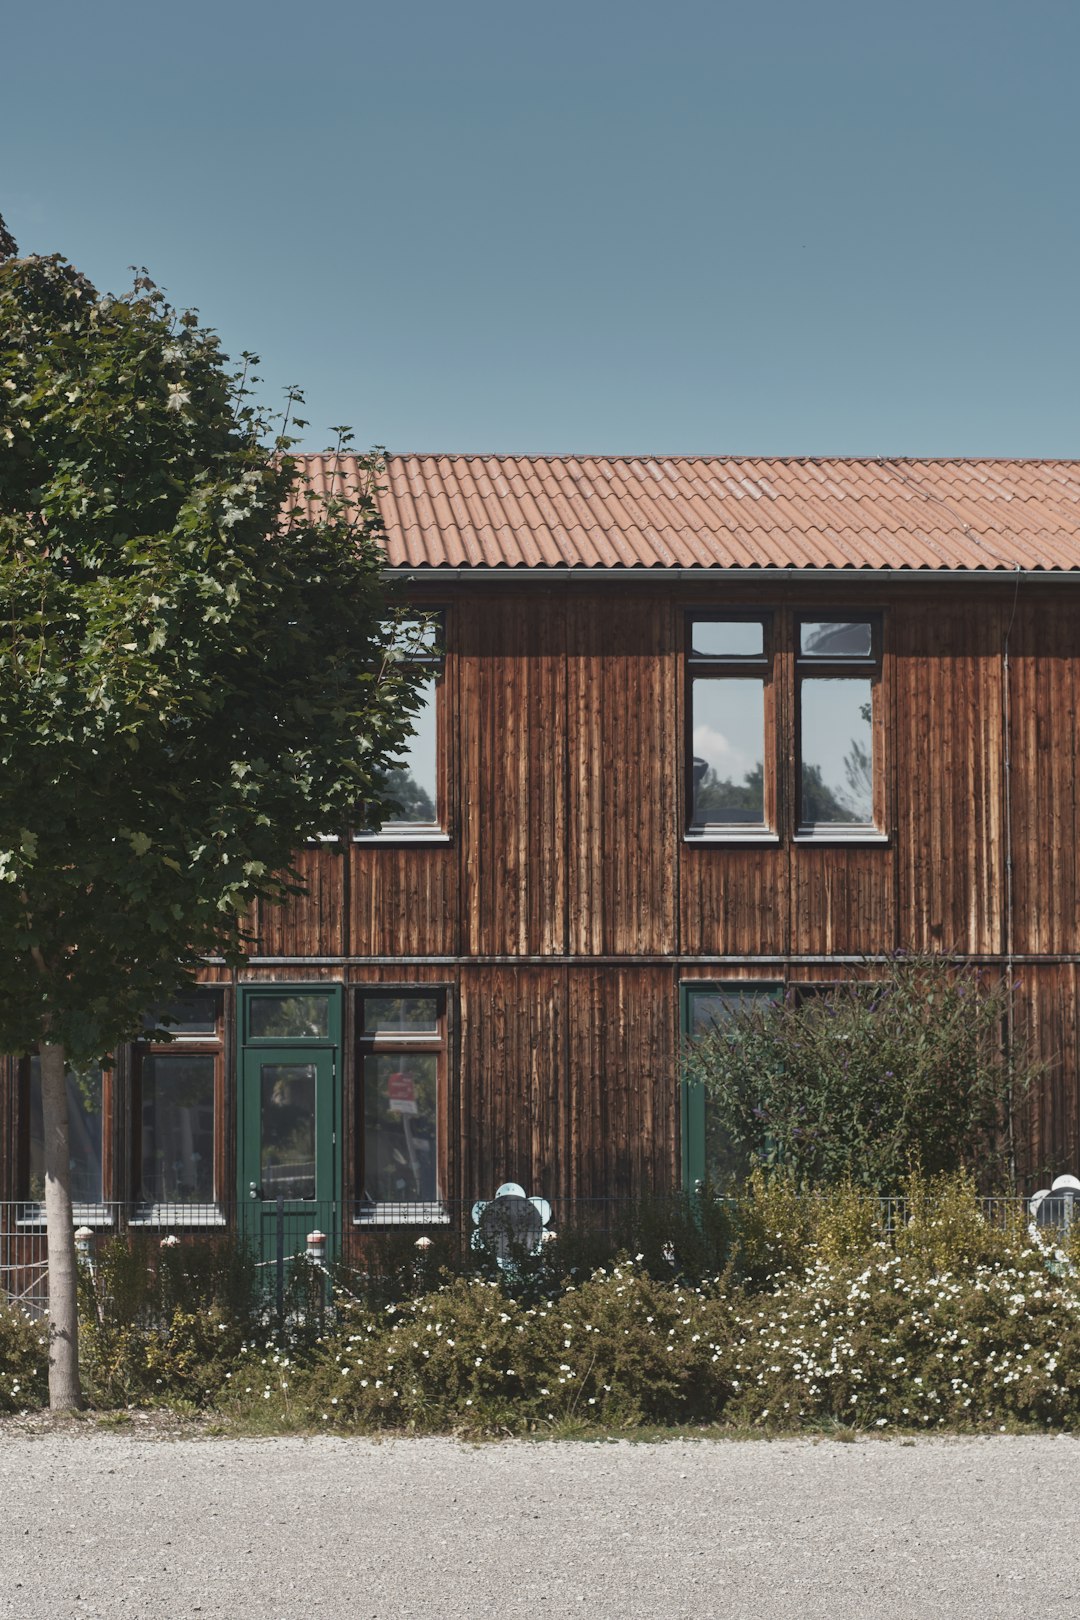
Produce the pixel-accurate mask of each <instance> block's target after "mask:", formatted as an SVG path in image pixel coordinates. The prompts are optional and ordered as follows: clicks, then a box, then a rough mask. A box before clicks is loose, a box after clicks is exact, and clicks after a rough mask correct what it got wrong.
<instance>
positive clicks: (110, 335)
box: [0, 233, 418, 1406]
mask: <svg viewBox="0 0 1080 1620" xmlns="http://www.w3.org/2000/svg"><path fill="white" fill-rule="evenodd" d="M0 260H2V261H3V262H2V263H0V380H2V384H0V772H2V777H3V788H4V791H3V795H2V799H0V1051H4V1052H11V1053H29V1052H33V1051H36V1052H38V1053H39V1055H40V1060H41V1077H42V1096H43V1105H44V1131H45V1164H46V1179H45V1203H46V1215H47V1222H48V1238H49V1286H50V1311H51V1320H50V1396H51V1400H52V1403H53V1405H54V1406H70V1405H76V1404H78V1403H79V1401H80V1398H81V1396H80V1390H79V1382H78V1359H77V1319H76V1306H75V1257H74V1249H73V1243H72V1219H71V1198H70V1185H69V1150H68V1118H67V1104H66V1096H65V1084H64V1073H65V1067H72V1068H75V1069H83V1068H85V1067H87V1066H88V1065H90V1064H92V1063H93V1062H95V1061H96V1060H100V1059H102V1058H105V1057H107V1054H109V1053H110V1052H113V1051H115V1050H116V1048H117V1047H118V1046H119V1045H120V1044H121V1043H122V1042H124V1041H127V1040H129V1039H132V1038H133V1037H135V1036H137V1035H138V1034H139V1031H140V1016H141V1014H142V1013H143V1011H144V1010H145V1009H146V1008H148V1007H155V1006H161V1005H163V1004H165V1003H167V1002H168V1001H169V999H170V998H171V997H172V996H173V995H174V994H175V993H176V992H177V991H179V990H181V989H183V988H184V987H185V986H186V985H190V983H191V982H192V975H193V974H194V972H195V970H196V968H197V967H198V965H199V963H200V962H201V961H202V960H203V959H204V958H205V957H206V956H208V955H220V956H224V957H225V958H226V959H227V960H229V961H237V960H238V959H239V958H240V957H241V956H242V953H243V950H244V943H245V926H244V919H245V915H246V914H247V913H248V908H249V907H250V905H251V903H252V902H253V901H254V900H255V899H257V898H258V899H263V900H270V901H280V900H282V899H284V898H285V897H286V896H287V895H288V894H290V893H292V892H295V890H296V888H297V880H296V877H295V873H294V872H293V871H291V869H290V852H291V851H292V850H294V849H295V848H297V847H298V845H300V844H301V843H302V842H303V841H304V840H305V839H307V838H311V837H313V836H315V835H317V834H320V833H325V832H326V831H327V830H332V829H336V828H339V827H344V826H345V825H346V824H347V822H348V821H349V819H350V815H351V811H352V808H353V806H355V805H356V804H357V802H358V801H360V800H365V801H367V802H368V803H369V804H373V805H374V806H375V813H376V815H377V814H378V813H379V810H380V808H385V805H386V802H387V796H386V794H385V791H384V784H385V781H386V779H387V773H388V771H390V769H391V768H392V766H393V764H394V758H395V755H396V754H397V753H398V752H399V751H400V748H401V745H402V743H403V742H404V740H405V738H406V737H407V736H408V735H409V734H410V732H411V729H412V728H411V725H410V715H411V714H413V713H415V712H416V708H417V702H418V699H417V696H416V683H417V675H416V673H415V671H414V670H413V669H412V668H411V666H409V664H408V663H407V662H403V661H401V660H400V658H399V657H398V656H397V655H396V653H395V650H394V645H393V634H392V632H391V631H390V630H388V628H387V615H388V609H387V602H386V598H385V590H384V586H383V583H382V566H383V562H384V557H383V552H382V549H381V546H380V543H379V536H380V529H379V522H378V516H377V510H376V505H375V499H374V479H375V477H376V475H377V470H378V469H377V464H376V462H375V461H374V460H369V461H368V462H367V463H366V468H367V474H368V481H367V485H366V488H365V489H363V490H362V491H361V493H360V494H359V495H358V496H356V497H354V498H353V499H350V500H346V499H345V498H343V497H334V496H333V495H331V496H330V497H328V498H326V499H325V500H324V501H323V502H322V505H321V507H320V508H319V509H318V510H317V511H316V512H315V515H314V516H313V515H312V513H311V510H310V508H309V507H308V505H307V503H302V502H298V501H297V500H296V498H295V489H296V483H295V479H296V468H295V465H294V464H293V463H292V462H291V461H290V459H289V456H288V450H289V446H290V443H291V442H292V441H291V440H290V439H289V437H288V436H287V422H286V424H282V423H278V424H276V425H275V424H274V423H272V422H270V421H269V420H268V419H267V418H266V417H265V416H264V415H262V414H261V413H260V412H259V411H258V410H257V409H256V408H255V407H254V405H253V404H252V403H251V394H250V392H249V391H248V389H246V388H245V384H244V381H243V378H242V377H238V376H237V375H235V374H234V373H233V372H232V371H231V370H230V368H229V365H228V361H227V357H226V356H225V355H223V354H222V352H221V349H220V347H219V343H218V340H217V338H216V337H215V335H214V334H213V333H212V332H210V331H208V330H206V329H205V328H204V327H202V326H200V324H199V322H198V319H197V317H196V316H195V315H193V314H191V313H178V312H177V311H175V310H174V309H172V308H171V307H170V306H169V304H168V303H167V302H166V300H165V299H164V297H163V296H162V294H161V293H160V292H159V291H158V290H157V289H156V288H155V287H154V285H153V284H152V283H151V282H150V281H149V279H148V278H147V277H146V276H145V275H140V276H139V277H137V278H136V281H135V285H134V288H133V290H132V292H131V293H130V294H129V295H128V296H125V297H121V298H113V297H109V296H107V295H102V294H99V293H98V292H97V291H96V289H95V288H94V287H92V286H91V284H90V283H89V282H88V281H87V280H86V278H85V277H84V276H82V275H80V274H79V273H78V272H77V271H76V270H75V269H73V268H72V266H71V265H70V264H69V263H68V262H66V261H65V260H64V259H63V258H61V257H59V256H52V257H28V258H21V259H20V258H17V257H16V256H15V247H14V243H13V242H12V241H11V239H10V237H9V236H8V235H7V234H6V233H4V235H3V236H2V237H0ZM254 358H255V357H253V356H248V357H245V362H248V361H252V362H253V361H254ZM248 388H250V382H249V385H248ZM293 398H294V399H298V398H299V396H298V395H296V394H294V396H293ZM297 425H301V426H302V425H303V424H302V423H299V424H297Z"/></svg>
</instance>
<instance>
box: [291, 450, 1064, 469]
mask: <svg viewBox="0 0 1080 1620" xmlns="http://www.w3.org/2000/svg"><path fill="white" fill-rule="evenodd" d="M289 453H290V455H291V456H292V457H293V458H294V459H299V458H301V457H303V458H304V459H307V458H308V457H313V456H319V457H322V458H323V459H329V458H333V457H342V458H345V457H349V456H352V457H353V458H358V457H359V458H360V459H363V452H362V451H359V450H292V451H290V452H289ZM384 455H385V459H386V460H387V461H419V460H424V461H767V462H782V463H784V464H797V465H806V466H825V465H830V464H833V463H836V462H840V463H842V464H843V465H845V466H871V467H872V466H875V465H880V464H886V465H888V464H890V463H892V462H897V461H903V462H910V463H912V464H913V465H915V466H958V465H959V466H988V465H989V466H1003V467H1075V466H1077V465H1080V456H908V455H878V456H869V455H866V456H852V455H843V454H837V455H812V456H811V455H780V454H777V455H757V454H753V453H750V452H741V451H740V452H735V451H724V450H717V451H707V450H696V451H691V452H688V453H685V454H684V453H682V452H680V451H677V450H672V451H661V450H644V451H623V450H620V451H617V452H601V451H596V450H568V451H560V452H558V453H557V454H556V453H552V454H548V453H547V452H545V451H543V450H387V451H385V452H384Z"/></svg>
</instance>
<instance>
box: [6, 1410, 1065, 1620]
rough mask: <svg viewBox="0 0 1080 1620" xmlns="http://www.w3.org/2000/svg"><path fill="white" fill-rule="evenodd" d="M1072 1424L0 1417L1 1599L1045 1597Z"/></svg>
mask: <svg viewBox="0 0 1080 1620" xmlns="http://www.w3.org/2000/svg"><path fill="white" fill-rule="evenodd" d="M1078 1465H1080V1443H1078V1442H1077V1441H1075V1440H1066V1439H1041V1438H1033V1439H1027V1438H1023V1439H1010V1438H1006V1437H1001V1438H1000V1439H987V1440H974V1441H932V1440H926V1441H919V1442H918V1443H917V1444H913V1445H903V1444H900V1443H899V1442H897V1441H892V1442H887V1441H864V1442H861V1443H858V1444H855V1445H845V1444H838V1443H835V1442H825V1441H822V1442H818V1443H815V1442H814V1441H810V1440H805V1441H802V1440H800V1441H783V1442H780V1441H773V1442H766V1441H757V1442H753V1441H751V1442H741V1443H740V1442H733V1441H721V1442H714V1441H703V1442H698V1443H694V1442H682V1441H679V1442H673V1443H669V1444H664V1445H645V1444H640V1445H631V1444H627V1443H625V1442H621V1443H618V1444H606V1445H605V1444H601V1445H591V1444H590V1445H585V1444H565V1443H541V1444H533V1445H528V1444H521V1443H515V1444H506V1445H492V1446H483V1447H476V1448H472V1447H467V1446H461V1445H458V1444H456V1443H454V1442H452V1441H446V1440H395V1441H390V1442H386V1443H383V1444H374V1443H372V1442H369V1441H364V1440H343V1439H331V1438H329V1437H327V1438H317V1439H313V1440H289V1439H282V1440H231V1439H181V1440H172V1441H171V1440H167V1439H165V1440H143V1439H132V1438H130V1437H127V1436H123V1435H119V1434H105V1433H86V1432H85V1431H82V1432H76V1433H74V1434H70V1435H69V1434H43V1435H40V1436H36V1437H27V1436H23V1435H19V1434H12V1433H11V1432H10V1431H8V1432H6V1433H3V1434H0V1615H3V1616H5V1617H7V1616H12V1617H17V1620H76V1617H77V1620H174V1617H180V1616H185V1617H187V1616H201V1617H205V1620H210V1617H214V1620H219V1617H220V1620H399V1617H400V1620H413V1617H416V1620H429V1617H430V1620H457V1617H468V1620H488V1617H489V1616H490V1617H492V1620H495V1617H499V1620H518V1617H521V1620H525V1617H528V1620H537V1617H543V1616H553V1617H555V1616H563V1615H568V1616H583V1615H587V1616H590V1617H596V1620H636V1617H645V1616H649V1617H652V1616H664V1617H668V1616H670V1617H673V1620H677V1617H687V1620H690V1617H693V1620H697V1617H699V1616H702V1617H704V1616H713V1615H716V1616H733V1617H737V1620H754V1617H756V1616H768V1617H769V1620H786V1617H788V1616H800V1617H806V1616H828V1617H830V1620H834V1617H835V1620H844V1617H847V1616H856V1615H858V1616H860V1617H871V1616H872V1617H874V1620H889V1617H901V1616H923V1615H927V1616H929V1615H933V1616H940V1617H943V1620H962V1617H966V1616H969V1615H970V1616H972V1617H975V1616H978V1617H979V1620H998V1617H1000V1620H1028V1617H1030V1620H1056V1617H1057V1616H1064V1615H1069V1616H1070V1617H1072V1616H1075V1614H1076V1612H1077V1609H1078V1607H1080V1536H1078V1535H1077V1524H1076V1519H1077V1511H1076V1505H1075V1504H1076V1498H1077V1482H1078V1472H1077V1470H1078Z"/></svg>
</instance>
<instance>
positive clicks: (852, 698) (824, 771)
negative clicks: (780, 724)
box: [800, 678, 874, 827]
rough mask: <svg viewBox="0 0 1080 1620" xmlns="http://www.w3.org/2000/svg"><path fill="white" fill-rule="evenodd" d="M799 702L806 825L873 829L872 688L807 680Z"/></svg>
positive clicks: (844, 681)
mask: <svg viewBox="0 0 1080 1620" xmlns="http://www.w3.org/2000/svg"><path fill="white" fill-rule="evenodd" d="M800 703H801V739H802V762H801V768H800V789H801V806H800V808H801V817H802V821H803V824H804V825H807V826H809V825H812V824H814V823H819V824H825V825H843V826H864V827H869V826H872V825H873V820H874V761H873V727H872V723H871V722H872V714H873V707H872V705H873V696H872V687H871V683H870V682H869V681H868V680H857V679H843V678H836V679H825V680H803V681H802V683H801V690H800Z"/></svg>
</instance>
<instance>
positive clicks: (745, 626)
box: [690, 619, 765, 658]
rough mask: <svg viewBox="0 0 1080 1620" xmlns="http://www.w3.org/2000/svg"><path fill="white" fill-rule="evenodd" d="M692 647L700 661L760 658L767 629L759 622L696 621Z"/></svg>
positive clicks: (732, 620) (692, 630) (693, 626)
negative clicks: (704, 659)
mask: <svg viewBox="0 0 1080 1620" xmlns="http://www.w3.org/2000/svg"><path fill="white" fill-rule="evenodd" d="M690 647H691V651H692V652H694V653H696V654H697V656H698V657H699V658H761V657H763V656H764V652H765V628H764V626H763V624H762V622H761V620H760V619H695V620H694V621H693V625H692V627H691V633H690Z"/></svg>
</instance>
